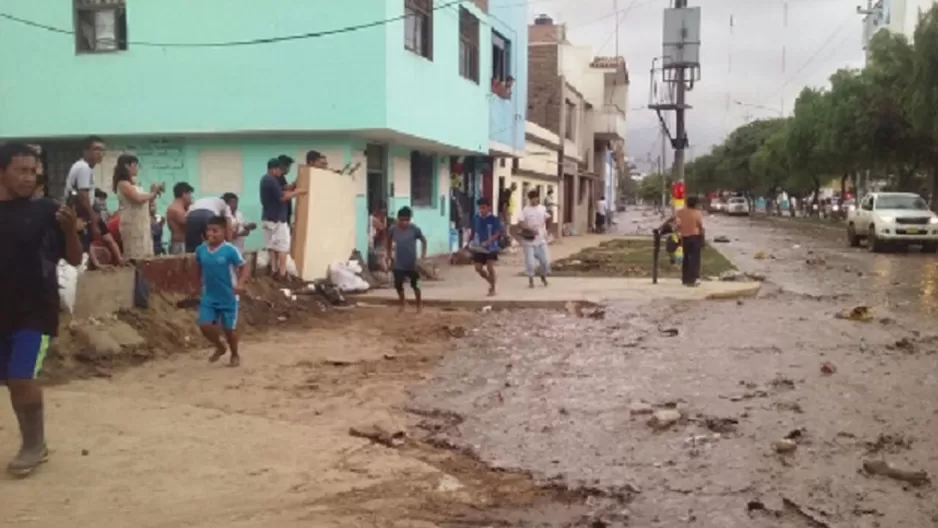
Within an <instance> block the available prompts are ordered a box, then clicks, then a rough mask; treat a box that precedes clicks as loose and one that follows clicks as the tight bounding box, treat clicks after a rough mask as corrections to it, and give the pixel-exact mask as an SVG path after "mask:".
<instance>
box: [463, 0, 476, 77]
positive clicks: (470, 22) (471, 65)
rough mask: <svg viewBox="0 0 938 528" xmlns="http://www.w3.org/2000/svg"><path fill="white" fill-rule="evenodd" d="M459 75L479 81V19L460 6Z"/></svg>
mask: <svg viewBox="0 0 938 528" xmlns="http://www.w3.org/2000/svg"><path fill="white" fill-rule="evenodd" d="M459 75H461V76H463V77H465V78H466V79H469V80H470V81H472V82H474V83H478V82H479V19H478V18H476V17H475V16H473V15H472V13H470V12H469V10H467V9H466V8H464V7H460V8H459Z"/></svg>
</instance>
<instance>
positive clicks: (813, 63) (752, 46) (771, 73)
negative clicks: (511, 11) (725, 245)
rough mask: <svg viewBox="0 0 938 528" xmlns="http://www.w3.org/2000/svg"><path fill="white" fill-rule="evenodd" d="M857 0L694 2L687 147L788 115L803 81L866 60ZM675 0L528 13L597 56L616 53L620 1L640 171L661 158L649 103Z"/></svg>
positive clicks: (585, 4) (817, 82)
mask: <svg viewBox="0 0 938 528" xmlns="http://www.w3.org/2000/svg"><path fill="white" fill-rule="evenodd" d="M615 1H617V2H618V6H616V5H615V3H614V2H615ZM859 2H860V0H689V5H691V6H695V5H697V6H700V7H701V8H702V27H701V33H702V35H701V42H702V44H701V63H702V65H701V69H702V78H701V81H700V82H699V83H697V85H696V86H695V87H694V89H693V91H692V92H690V93H689V94H688V103H689V104H691V105H693V107H694V108H693V110H691V111H690V113H689V115H688V136H689V139H690V143H691V152H690V154H691V155H701V154H704V153H706V152H707V151H709V150H710V148H711V147H712V146H713V145H714V144H717V143H719V142H720V141H722V139H723V138H724V137H725V136H726V134H727V133H728V132H730V131H732V130H733V128H735V127H736V126H739V125H740V124H742V123H744V122H746V120H747V119H758V118H761V117H773V116H777V115H779V114H780V112H782V111H784V112H785V114H786V115H788V114H790V113H791V108H792V106H793V102H794V99H795V98H796V97H797V96H798V93H799V92H800V91H801V89H802V88H803V87H805V86H823V85H825V84H826V83H827V78H828V77H829V76H830V74H832V73H833V72H834V71H836V70H837V69H838V68H843V67H861V66H862V64H863V49H862V47H861V29H862V25H861V18H860V16H859V15H857V14H856V6H857V5H858V3H859ZM670 3H671V1H670V0H529V11H530V14H531V19H532V20H533V18H534V17H535V16H537V15H538V14H540V13H546V14H548V15H550V16H551V17H553V18H554V20H555V22H556V23H566V24H567V25H568V33H567V35H568V38H569V39H570V41H571V42H573V43H574V44H579V45H586V44H589V45H591V46H592V47H593V49H594V54H596V55H614V54H615V52H616V49H615V16H614V15H613V13H615V12H616V7H618V19H619V53H620V54H621V55H623V56H624V57H625V59H626V61H627V62H628V65H629V73H630V76H631V87H630V93H629V98H630V107H631V108H630V111H629V138H628V150H629V155H630V156H631V157H632V158H633V160H634V161H635V162H636V163H637V164H638V166H639V169H640V170H642V171H644V170H647V169H648V167H649V164H648V162H647V159H648V156H649V154H650V155H651V156H652V158H656V157H657V156H658V153H659V152H660V145H661V144H660V143H659V142H658V141H659V140H658V127H657V118H656V117H655V114H654V113H653V112H652V111H650V110H646V109H644V107H645V106H646V105H647V104H648V100H649V95H648V94H649V80H650V79H649V69H650V67H651V61H652V59H653V58H654V57H656V56H659V55H661V54H662V52H661V27H662V24H663V22H662V17H663V14H662V10H663V9H664V8H666V7H668V6H669V5H670ZM863 3H864V4H865V2H863ZM786 4H787V17H786ZM731 18H732V20H733V27H732V28H731V27H730V20H731ZM786 18H787V20H786ZM783 49H784V54H783ZM783 55H784V60H783ZM736 101H739V102H741V103H743V105H740V104H736ZM672 123H673V118H672ZM672 130H673V125H672ZM668 158H669V159H670V158H671V154H670V153H669V154H668Z"/></svg>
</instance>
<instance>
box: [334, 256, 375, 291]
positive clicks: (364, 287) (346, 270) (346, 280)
mask: <svg viewBox="0 0 938 528" xmlns="http://www.w3.org/2000/svg"><path fill="white" fill-rule="evenodd" d="M329 282H331V283H332V284H334V285H335V287H336V288H338V289H339V291H342V292H363V291H368V288H369V287H370V286H369V285H368V282H367V281H365V279H363V278H361V277H359V276H358V274H356V273H355V271H353V270H352V269H351V268H350V267H349V264H348V262H334V263H332V265H331V266H329Z"/></svg>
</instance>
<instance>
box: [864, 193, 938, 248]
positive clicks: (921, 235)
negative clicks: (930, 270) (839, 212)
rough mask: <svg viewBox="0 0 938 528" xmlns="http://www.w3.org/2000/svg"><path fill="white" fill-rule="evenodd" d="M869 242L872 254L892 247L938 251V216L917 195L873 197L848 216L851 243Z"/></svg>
mask: <svg viewBox="0 0 938 528" xmlns="http://www.w3.org/2000/svg"><path fill="white" fill-rule="evenodd" d="M863 239H865V240H866V247H867V248H869V250H870V252H872V253H878V252H880V251H883V250H884V249H886V248H887V247H889V246H904V247H908V246H911V245H914V244H920V245H921V246H922V251H923V252H927V253H933V252H935V251H936V250H938V216H936V215H935V213H933V212H932V211H931V210H930V209H929V208H928V204H927V203H926V202H925V200H924V199H922V197H921V196H919V195H917V194H914V193H886V192H883V193H871V194H868V195H866V196H865V197H864V198H863V199H862V200H860V203H859V204H857V206H856V207H855V208H853V209H852V210H851V211H850V212H849V213H847V242H848V243H849V244H850V246H851V247H856V246H859V245H860V241H861V240H863Z"/></svg>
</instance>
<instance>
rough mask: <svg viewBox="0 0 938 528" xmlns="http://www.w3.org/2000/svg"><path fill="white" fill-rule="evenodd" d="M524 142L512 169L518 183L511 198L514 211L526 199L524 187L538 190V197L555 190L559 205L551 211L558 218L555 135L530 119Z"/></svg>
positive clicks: (558, 195) (514, 178) (556, 147)
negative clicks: (522, 149) (515, 165)
mask: <svg viewBox="0 0 938 528" xmlns="http://www.w3.org/2000/svg"><path fill="white" fill-rule="evenodd" d="M525 132H526V141H525V145H524V156H523V157H521V158H519V159H518V164H517V170H515V171H513V174H512V181H513V182H514V183H517V184H518V192H517V193H515V195H514V196H513V197H512V200H513V202H514V204H513V205H514V207H515V210H516V211H517V210H520V208H521V207H523V206H524V204H525V200H526V199H527V196H526V192H525V189H538V190H541V191H542V192H541V200H542V201H543V199H544V198H545V197H546V196H547V191H548V190H549V189H553V190H554V199H555V201H556V202H557V204H558V208H555V209H554V210H553V211H551V214H552V215H553V217H554V218H555V219H556V218H559V217H558V214H559V213H560V211H559V207H561V206H562V204H563V202H562V201H560V192H561V188H560V187H561V186H560V185H559V183H558V180H557V154H558V151H559V148H560V139H559V138H558V137H557V134H555V133H553V132H551V131H549V130H547V129H546V128H544V127H541V126H539V125H537V124H535V123H532V122H530V121H528V122H526V123H525Z"/></svg>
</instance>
